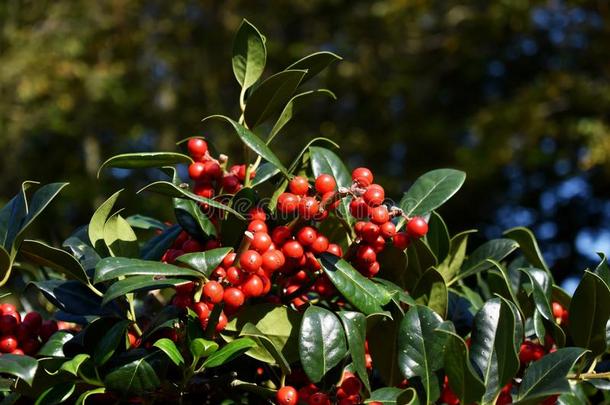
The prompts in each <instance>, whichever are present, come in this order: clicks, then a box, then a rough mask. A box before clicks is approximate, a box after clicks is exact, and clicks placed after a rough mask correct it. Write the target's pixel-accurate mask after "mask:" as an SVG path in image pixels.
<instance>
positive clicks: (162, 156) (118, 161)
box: [97, 152, 193, 178]
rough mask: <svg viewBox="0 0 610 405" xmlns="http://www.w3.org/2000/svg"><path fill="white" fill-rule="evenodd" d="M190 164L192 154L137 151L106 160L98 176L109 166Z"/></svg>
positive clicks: (133, 167) (140, 167)
mask: <svg viewBox="0 0 610 405" xmlns="http://www.w3.org/2000/svg"><path fill="white" fill-rule="evenodd" d="M181 163H185V164H190V163H193V159H191V158H190V156H187V155H184V154H182V153H176V152H137V153H124V154H121V155H116V156H113V157H111V158H110V159H108V160H106V161H105V162H104V163H102V165H101V166H100V168H99V169H98V171H97V177H98V178H99V177H100V173H101V172H102V170H104V169H105V168H107V167H118V168H121V169H145V168H150V167H163V166H173V165H177V164H181Z"/></svg>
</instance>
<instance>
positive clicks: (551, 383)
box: [517, 347, 586, 404]
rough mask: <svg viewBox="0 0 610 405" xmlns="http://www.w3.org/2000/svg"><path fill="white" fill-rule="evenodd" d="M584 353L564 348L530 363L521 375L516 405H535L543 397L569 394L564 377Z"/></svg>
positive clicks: (568, 386)
mask: <svg viewBox="0 0 610 405" xmlns="http://www.w3.org/2000/svg"><path fill="white" fill-rule="evenodd" d="M585 352H586V350H584V349H581V348H580V347H564V348H562V349H558V350H557V351H556V352H553V353H549V354H547V355H545V356H544V357H543V358H542V359H540V360H538V361H535V362H533V363H531V364H530V366H529V367H528V368H527V369H526V370H525V373H524V374H523V380H522V381H521V385H520V386H519V392H518V394H517V403H519V404H526V403H531V404H536V403H540V401H541V400H542V399H543V398H544V397H548V396H550V395H555V394H562V393H567V392H570V384H569V383H568V380H567V379H566V376H567V375H568V373H569V372H570V370H571V369H572V367H574V364H575V363H576V362H577V361H578V359H580V358H581V357H582V356H583V354H585Z"/></svg>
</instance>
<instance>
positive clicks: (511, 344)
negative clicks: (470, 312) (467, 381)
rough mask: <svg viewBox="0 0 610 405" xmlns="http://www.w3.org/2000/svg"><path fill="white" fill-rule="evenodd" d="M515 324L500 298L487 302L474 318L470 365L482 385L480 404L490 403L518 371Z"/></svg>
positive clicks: (517, 343) (508, 308)
mask: <svg viewBox="0 0 610 405" xmlns="http://www.w3.org/2000/svg"><path fill="white" fill-rule="evenodd" d="M516 324H517V320H516V319H515V314H514V313H513V311H512V310H511V308H510V306H509V305H508V304H507V303H506V301H503V300H502V299H501V298H492V299H491V300H489V301H487V302H486V303H485V305H483V308H481V309H480V310H479V312H477V314H476V315H475V319H474V326H473V330H472V335H471V342H472V343H471V346H470V361H471V362H472V364H473V365H474V366H475V368H476V369H477V371H478V373H479V376H480V377H481V379H482V380H483V382H484V384H485V396H484V401H483V402H490V401H492V399H493V398H495V397H496V395H497V394H498V392H499V391H500V389H501V388H502V387H503V386H504V385H506V383H507V382H508V381H510V380H511V378H513V377H514V376H515V374H516V373H517V371H518V370H519V357H518V354H517V353H518V347H519V344H520V343H521V342H516V341H515V330H516Z"/></svg>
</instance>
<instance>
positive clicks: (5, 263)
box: [0, 246, 12, 274]
mask: <svg viewBox="0 0 610 405" xmlns="http://www.w3.org/2000/svg"><path fill="white" fill-rule="evenodd" d="M11 266H12V263H11V257H10V256H9V254H8V252H7V251H6V250H5V249H4V248H3V247H2V246H0V274H8V272H9V270H10V268H11Z"/></svg>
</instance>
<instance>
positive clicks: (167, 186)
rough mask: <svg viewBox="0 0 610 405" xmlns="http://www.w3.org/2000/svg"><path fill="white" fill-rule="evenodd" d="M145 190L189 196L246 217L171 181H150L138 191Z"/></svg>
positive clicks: (174, 195) (179, 196)
mask: <svg viewBox="0 0 610 405" xmlns="http://www.w3.org/2000/svg"><path fill="white" fill-rule="evenodd" d="M145 190H147V191H152V192H155V193H159V194H163V195H167V196H169V197H174V198H189V199H191V200H194V201H197V202H200V203H202V204H207V205H209V206H210V207H214V208H218V209H219V210H221V211H227V212H230V213H232V214H234V215H237V216H238V217H239V218H242V219H244V217H243V216H242V215H241V214H239V213H238V212H236V211H235V210H233V209H232V208H231V207H229V206H228V205H224V204H222V203H219V202H218V201H215V200H210V199H209V198H205V197H201V196H198V195H197V194H194V193H192V192H191V191H189V190H187V189H186V188H183V187H181V186H177V185H175V184H173V183H170V182H169V181H156V182H154V183H150V184H149V185H147V186H145V187H143V188H141V189H140V190H138V193H141V192H142V191H145Z"/></svg>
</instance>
